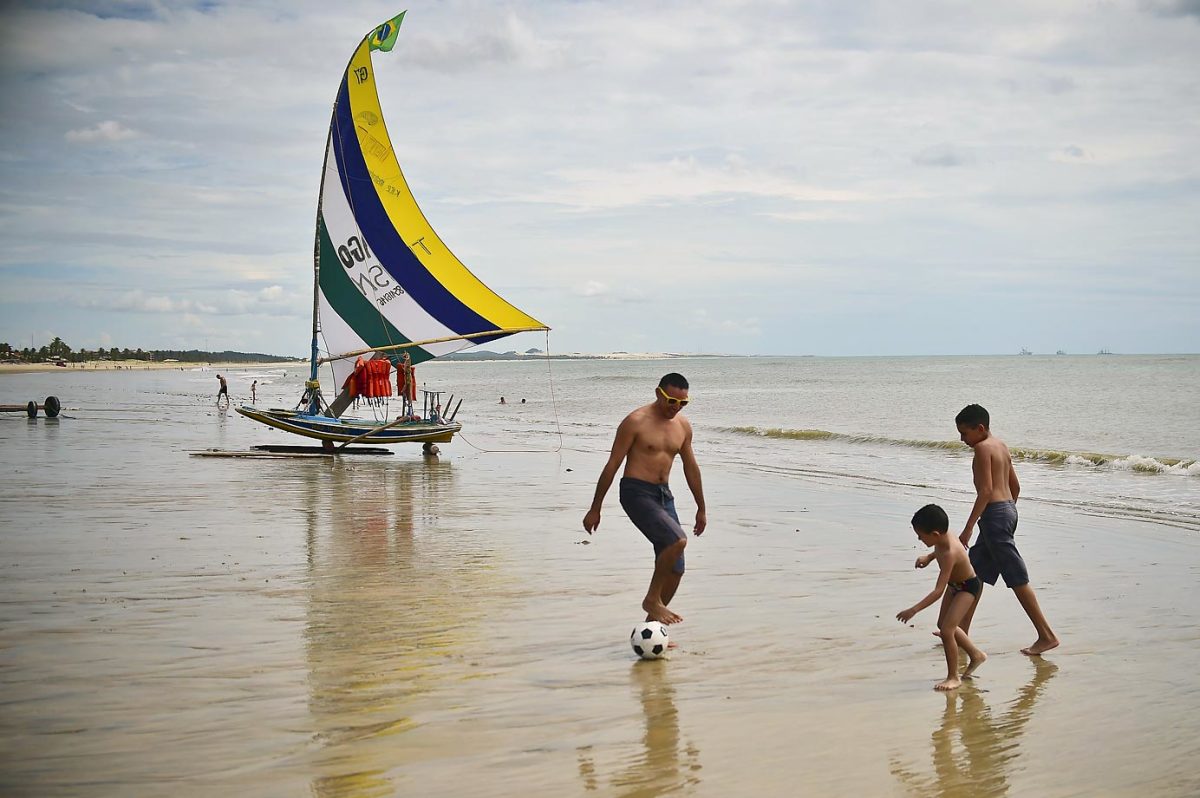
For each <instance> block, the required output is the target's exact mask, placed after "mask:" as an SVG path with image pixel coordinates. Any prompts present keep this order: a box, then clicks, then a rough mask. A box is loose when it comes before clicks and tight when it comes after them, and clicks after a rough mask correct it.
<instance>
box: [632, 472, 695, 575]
mask: <svg viewBox="0 0 1200 798" xmlns="http://www.w3.org/2000/svg"><path fill="white" fill-rule="evenodd" d="M621 507H622V508H624V510H625V513H626V514H627V515H628V516H629V520H630V521H632V522H633V525H634V526H636V527H637V528H638V529H639V530H641V532H642V534H643V535H645V536H646V539H647V540H649V541H650V542H651V543H652V544H654V556H655V557H657V556H658V555H659V554H662V552H663V550H664V549H666V548H667V547H668V546H672V545H674V544H675V543H678V542H679V541H681V540H687V533H685V532H684V531H683V527H682V526H680V525H679V516H678V515H676V513H675V496H674V495H673V494H672V493H671V489H670V488H669V487H667V485H666V484H662V485H656V484H655V483H653V482H646V481H644V480H641V479H633V478H631V477H621ZM672 570H674V572H675V573H677V574H682V573H683V555H682V554H681V555H679V559H678V560H676V561H675V567H674V568H673V569H672Z"/></svg>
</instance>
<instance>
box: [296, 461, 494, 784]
mask: <svg viewBox="0 0 1200 798" xmlns="http://www.w3.org/2000/svg"><path fill="white" fill-rule="evenodd" d="M307 487H308V497H307V498H308V507H307V514H308V524H307V526H308V576H309V582H308V590H307V597H308V613H307V624H306V628H305V648H306V653H307V661H308V674H309V675H308V688H309V700H308V704H309V712H310V715H311V718H312V722H313V743H314V744H315V746H317V748H318V750H317V751H316V752H315V753H314V754H313V769H314V771H315V772H316V773H317V774H318V775H316V776H314V779H313V785H312V791H313V794H314V795H318V796H340V795H354V796H374V795H393V794H395V792H396V785H395V784H393V783H392V780H391V778H389V771H391V770H393V769H394V768H395V767H396V766H397V765H399V764H400V761H399V760H400V759H401V758H402V757H400V756H399V754H398V752H397V750H396V746H395V744H394V743H389V742H388V740H389V738H390V737H391V736H392V735H395V734H398V733H401V732H404V731H406V730H408V729H410V728H412V727H413V726H414V725H415V721H414V720H413V718H412V716H411V715H412V712H413V707H412V703H413V701H414V699H415V698H417V697H419V696H420V695H422V694H424V693H428V692H430V691H431V690H433V689H435V688H436V687H437V686H438V685H439V683H440V682H443V681H445V680H447V679H451V678H453V676H452V675H451V674H452V673H453V671H452V670H450V669H447V668H446V667H445V664H444V663H445V660H446V658H447V657H449V656H453V655H454V654H455V653H456V650H457V649H458V647H459V646H460V645H462V643H460V641H461V640H462V637H463V636H462V634H461V628H462V626H463V625H464V624H468V623H470V622H471V621H472V619H473V618H474V617H475V613H473V611H472V609H471V607H470V605H469V602H468V601H466V600H464V599H463V598H462V596H463V591H462V587H463V586H462V585H461V584H457V582H458V581H459V576H460V574H459V573H458V572H457V571H455V572H454V573H447V570H454V569H452V568H449V567H448V566H447V567H439V566H438V565H437V564H436V563H420V562H416V560H418V559H419V551H418V548H419V539H420V536H421V533H422V532H424V531H426V527H428V526H431V525H434V524H435V523H436V521H437V518H438V512H439V507H442V506H444V502H446V501H449V500H452V498H451V497H452V494H453V491H454V470H453V468H452V466H450V465H449V464H447V463H440V462H437V461H436V460H434V461H430V460H424V461H418V462H402V463H387V464H386V465H384V464H376V463H371V464H357V463H354V464H350V463H336V464H335V465H334V467H333V469H332V470H331V471H318V470H315V469H314V470H313V471H312V472H310V476H309V483H308V486H307Z"/></svg>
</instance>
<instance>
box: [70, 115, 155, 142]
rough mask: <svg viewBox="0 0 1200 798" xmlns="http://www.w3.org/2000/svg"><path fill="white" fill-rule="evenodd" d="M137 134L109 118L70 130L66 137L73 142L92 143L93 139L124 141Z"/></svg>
mask: <svg viewBox="0 0 1200 798" xmlns="http://www.w3.org/2000/svg"><path fill="white" fill-rule="evenodd" d="M137 136H138V132H137V131H136V130H132V129H130V128H127V127H125V126H124V125H122V124H121V123H120V122H114V121H113V120H111V119H109V120H106V121H104V122H101V123H99V124H97V125H95V126H93V127H88V128H79V129H77V130H68V131H67V134H66V139H67V141H72V142H82V143H90V142H93V141H124V140H126V139H132V138H137Z"/></svg>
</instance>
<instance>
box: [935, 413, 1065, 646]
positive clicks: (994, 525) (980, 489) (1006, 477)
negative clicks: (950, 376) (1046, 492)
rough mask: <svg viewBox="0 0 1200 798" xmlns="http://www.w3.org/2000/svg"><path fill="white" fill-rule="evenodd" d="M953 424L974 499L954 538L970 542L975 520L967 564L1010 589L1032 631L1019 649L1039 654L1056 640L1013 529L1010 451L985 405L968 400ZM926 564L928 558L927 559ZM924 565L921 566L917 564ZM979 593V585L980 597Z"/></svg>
mask: <svg viewBox="0 0 1200 798" xmlns="http://www.w3.org/2000/svg"><path fill="white" fill-rule="evenodd" d="M954 423H955V424H956V425H957V426H958V435H959V440H961V441H962V442H963V443H965V444H966V445H967V446H970V447H971V448H972V449H973V450H974V452H975V454H974V458H973V459H972V461H971V471H972V473H973V474H974V481H975V504H974V505H973V506H972V507H971V514H970V515H969V516H967V523H966V525H965V526H964V527H963V531H962V534H961V535H959V540H961V541H962V544H963V545H964V546H966V545H968V544H969V543H970V542H971V530H972V529H973V528H974V526H975V523H976V522H978V523H979V540H978V541H976V543H975V545H974V546H971V565H972V566H974V568H975V571H976V572H977V573H978V574H979V576H980V578H981V579H983V581H984V582H987V583H988V584H989V585H994V584H996V578H997V577H998V576H1003V577H1004V584H1005V585H1007V586H1008V587H1009V588H1011V589H1012V592H1013V593H1014V594H1015V595H1016V597H1017V601H1019V602H1021V608H1022V609H1024V610H1025V614H1026V615H1027V616H1029V620H1030V621H1031V622H1032V623H1033V628H1034V629H1035V630H1036V631H1037V635H1038V637H1037V640H1035V641H1034V642H1033V645H1031V646H1027V647H1026V648H1023V649H1021V653H1022V654H1027V655H1029V656H1038V655H1040V654H1043V653H1045V652H1047V651H1049V650H1050V649H1052V648H1054V647H1056V646H1057V645H1058V636H1057V635H1055V634H1054V630H1052V629H1051V628H1050V624H1049V623H1048V622H1047V621H1046V616H1044V615H1043V614H1042V608H1041V606H1040V605H1039V604H1038V600H1037V595H1036V594H1035V593H1034V592H1033V587H1032V586H1031V585H1030V584H1029V571H1028V569H1026V567H1025V560H1024V559H1023V558H1022V557H1021V553H1020V552H1019V551H1017V545H1016V542H1015V541H1014V540H1013V535H1014V533H1015V532H1016V531H1017V497H1018V496H1019V495H1020V493H1021V483H1020V482H1018V481H1017V472H1016V470H1015V469H1014V468H1013V464H1012V455H1011V454H1009V451H1008V447H1007V446H1005V445H1004V441H1002V440H1000V439H999V438H997V437H996V436H994V435H992V433H991V417H990V416H989V415H988V411H987V410H985V409H983V408H982V407H980V406H979V405H976V404H971V405H967V406H966V407H964V408H963V409H962V410H961V411H960V412H959V414H958V415H957V416H956V417H955V418H954ZM926 564H928V561H926ZM922 567H923V566H922ZM982 596H983V593H982V591H980V598H982ZM978 605H979V599H978V598H977V599H976V600H975V604H974V605H973V606H972V607H971V609H970V610H968V611H967V615H966V617H965V618H963V622H962V628H963V630H964V631H970V629H971V619H972V618H973V617H974V616H975V608H976V607H977V606H978Z"/></svg>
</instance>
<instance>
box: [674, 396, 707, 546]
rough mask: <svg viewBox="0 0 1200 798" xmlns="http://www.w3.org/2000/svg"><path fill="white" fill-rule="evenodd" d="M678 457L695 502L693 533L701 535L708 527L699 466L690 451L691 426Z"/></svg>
mask: <svg viewBox="0 0 1200 798" xmlns="http://www.w3.org/2000/svg"><path fill="white" fill-rule="evenodd" d="M685 421H686V419H685ZM679 457H680V459H681V460H682V461H683V476H684V478H685V479H686V480H687V484H688V489H689V490H691V492H692V497H693V498H695V500H696V527H695V533H696V534H697V535H701V534H703V533H704V528H705V527H706V526H708V510H707V509H706V508H705V505H704V486H703V485H702V484H701V482H700V465H699V464H698V463H697V462H696V454H695V453H694V452H693V451H692V425H691V424H690V423H688V427H687V436H686V437H685V438H684V439H683V446H681V447H680V448H679Z"/></svg>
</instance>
